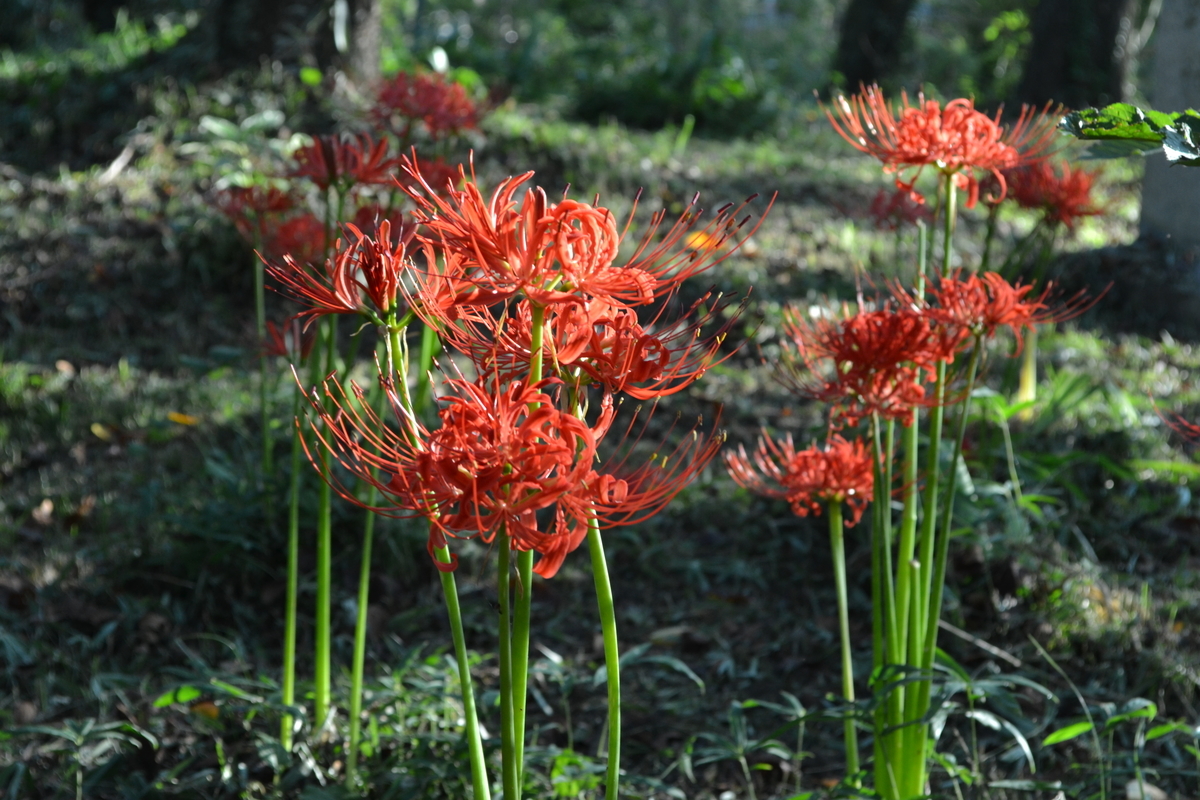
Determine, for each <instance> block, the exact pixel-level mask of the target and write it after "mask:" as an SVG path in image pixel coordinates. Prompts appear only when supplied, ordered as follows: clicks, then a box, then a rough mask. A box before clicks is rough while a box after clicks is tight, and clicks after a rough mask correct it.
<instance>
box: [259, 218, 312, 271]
mask: <svg viewBox="0 0 1200 800" xmlns="http://www.w3.org/2000/svg"><path fill="white" fill-rule="evenodd" d="M263 252H264V253H265V254H266V256H267V258H282V257H283V256H284V255H288V256H291V258H292V260H293V261H295V262H296V263H298V264H315V263H317V262H318V261H320V260H321V259H323V258H324V257H325V224H324V223H323V222H321V220H319V219H317V218H316V217H315V216H314V215H312V214H309V213H304V214H300V215H299V216H295V217H292V218H291V219H287V220H284V221H283V222H280V223H278V224H274V225H271V226H268V228H267V233H266V236H265V237H264V242H263Z"/></svg>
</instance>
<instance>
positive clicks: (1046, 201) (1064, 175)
mask: <svg viewBox="0 0 1200 800" xmlns="http://www.w3.org/2000/svg"><path fill="white" fill-rule="evenodd" d="M1096 176H1097V173H1095V172H1089V171H1087V170H1085V169H1079V168H1076V169H1074V170H1072V169H1071V165H1070V164H1068V163H1067V162H1066V161H1063V162H1061V164H1060V165H1059V169H1057V170H1056V169H1055V168H1054V165H1053V164H1051V163H1050V162H1049V161H1047V160H1042V161H1037V162H1035V163H1033V164H1028V165H1026V166H1023V167H1020V168H1018V169H1016V170H1011V171H1009V172H1006V173H1005V179H1006V180H1007V181H1008V185H1009V194H1010V196H1011V197H1012V199H1013V200H1015V201H1016V202H1017V204H1018V205H1019V206H1021V207H1022V208H1028V209H1033V210H1036V211H1041V212H1043V214H1044V215H1045V218H1046V221H1047V222H1049V223H1051V224H1053V225H1063V226H1065V227H1066V228H1067V229H1068V230H1074V228H1075V223H1076V222H1077V221H1078V220H1080V219H1082V218H1083V217H1093V216H1096V215H1097V214H1103V213H1104V208H1103V207H1102V206H1099V205H1096V204H1095V203H1094V202H1093V200H1092V196H1091V194H1092V184H1093V183H1094V182H1095V180H1096Z"/></svg>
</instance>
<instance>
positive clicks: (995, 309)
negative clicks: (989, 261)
mask: <svg viewBox="0 0 1200 800" xmlns="http://www.w3.org/2000/svg"><path fill="white" fill-rule="evenodd" d="M1053 289H1054V287H1053V285H1052V284H1051V285H1048V286H1047V287H1046V288H1045V289H1044V290H1043V291H1042V293H1041V294H1039V295H1036V296H1031V295H1032V292H1033V286H1032V285H1030V284H1021V283H1020V282H1018V283H1016V284H1011V283H1009V282H1008V281H1007V280H1005V279H1004V278H1003V277H1002V276H1000V275H998V274H996V273H994V272H987V273H984V274H982V275H968V276H967V277H965V278H963V277H962V273H961V272H954V273H951V274H950V275H948V276H942V277H941V278H940V279H939V280H938V281H937V282H936V285H934V286H933V287H931V288H930V289H929V298H930V300H931V304H930V305H929V306H926V307H924V308H922V309H921V313H922V314H924V315H925V316H927V317H928V318H929V319H931V320H933V321H935V322H937V323H940V324H942V325H946V326H949V327H951V328H958V329H959V330H961V331H963V335H964V336H989V337H990V336H992V335H994V334H995V332H996V329H997V328H1001V327H1007V328H1010V329H1011V330H1012V332H1013V335H1014V336H1016V338H1017V347H1018V348H1020V346H1021V344H1022V341H1023V339H1022V334H1023V331H1025V330H1026V329H1032V328H1033V326H1034V325H1040V324H1043V323H1051V322H1062V321H1065V320H1068V319H1071V318H1073V317H1075V316H1078V315H1079V314H1081V313H1082V312H1083V311H1085V310H1087V308H1088V307H1089V306H1090V304H1091V303H1090V302H1088V301H1086V300H1085V298H1084V297H1083V295H1082V294H1078V295H1075V296H1074V297H1073V298H1070V299H1069V300H1067V302H1066V303H1064V304H1062V305H1061V306H1060V307H1058V308H1051V307H1050V300H1051V296H1052V293H1053Z"/></svg>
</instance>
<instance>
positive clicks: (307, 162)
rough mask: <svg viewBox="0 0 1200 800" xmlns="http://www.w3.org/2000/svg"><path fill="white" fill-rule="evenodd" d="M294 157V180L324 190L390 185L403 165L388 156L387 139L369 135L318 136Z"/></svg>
mask: <svg viewBox="0 0 1200 800" xmlns="http://www.w3.org/2000/svg"><path fill="white" fill-rule="evenodd" d="M292 157H293V158H294V159H295V160H296V167H295V169H293V170H292V172H291V175H292V177H298V178H308V179H309V180H310V181H312V182H313V183H314V184H316V185H317V186H318V187H319V188H321V189H322V190H326V189H329V188H330V187H331V186H342V187H346V186H350V185H355V184H372V183H377V184H383V183H390V182H391V180H392V171H393V170H395V168H396V165H397V164H398V163H399V161H398V160H397V159H396V158H394V157H389V156H388V141H387V139H380V140H379V141H375V139H374V138H373V137H372V136H371V135H370V134H368V133H359V134H356V135H353V136H317V137H316V138H315V139H314V140H313V143H312V144H310V145H308V146H306V147H301V148H300V149H299V150H297V151H296V152H295V153H294V154H293V155H292Z"/></svg>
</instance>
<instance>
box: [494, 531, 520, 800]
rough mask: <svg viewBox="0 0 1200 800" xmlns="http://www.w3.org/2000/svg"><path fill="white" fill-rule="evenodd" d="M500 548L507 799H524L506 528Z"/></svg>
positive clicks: (502, 715) (502, 727) (498, 541)
mask: <svg viewBox="0 0 1200 800" xmlns="http://www.w3.org/2000/svg"><path fill="white" fill-rule="evenodd" d="M496 549H497V550H499V564H498V565H497V567H496V591H497V592H498V594H499V604H500V642H499V650H500V742H501V748H500V750H501V754H502V758H503V780H504V800H509V798H512V800H520V799H521V789H520V786H521V784H520V769H519V768H518V767H517V761H516V755H517V749H516V744H515V739H514V737H515V735H516V731H515V728H514V726H513V722H514V720H513V663H512V662H513V657H512V638H513V637H512V608H511V601H512V587H511V580H512V566H511V556H512V545H511V543H510V541H509V538H508V533H507V532H506V531H505V530H504V529H503V528H501V529H500V532H499V533H497V534H496Z"/></svg>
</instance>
